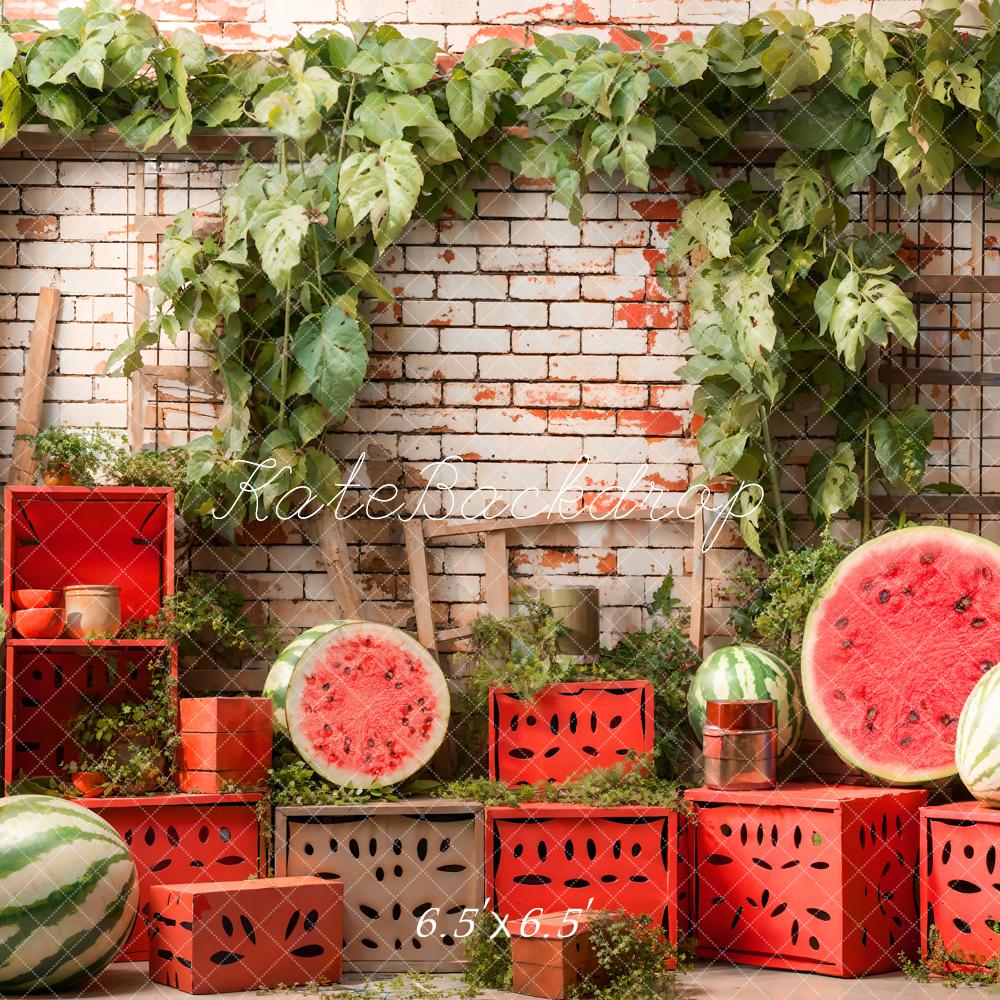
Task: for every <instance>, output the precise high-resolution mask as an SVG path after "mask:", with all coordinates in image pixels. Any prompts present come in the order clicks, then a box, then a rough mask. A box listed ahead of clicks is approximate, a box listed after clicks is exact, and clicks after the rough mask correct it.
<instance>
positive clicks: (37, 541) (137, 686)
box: [3, 486, 177, 782]
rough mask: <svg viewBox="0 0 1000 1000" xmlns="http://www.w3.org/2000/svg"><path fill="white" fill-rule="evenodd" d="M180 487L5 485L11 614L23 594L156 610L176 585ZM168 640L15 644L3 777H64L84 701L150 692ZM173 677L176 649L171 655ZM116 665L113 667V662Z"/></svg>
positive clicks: (9, 668)
mask: <svg viewBox="0 0 1000 1000" xmlns="http://www.w3.org/2000/svg"><path fill="white" fill-rule="evenodd" d="M173 525H174V498H173V491H172V490H170V489H163V488H145V487H101V488H99V489H94V490H89V489H85V488H82V487H75V486H66V487H55V488H49V487H20V486H18V487H8V488H7V489H6V491H5V508H4V577H3V601H4V611H5V612H6V613H7V615H8V619H9V616H10V614H11V611H12V606H11V593H12V592H13V591H14V590H19V589H43V590H60V589H62V588H63V587H67V586H70V585H73V584H87V583H90V584H112V585H116V586H118V587H120V588H121V607H122V621H123V623H127V622H129V621H134V620H137V619H143V618H147V617H149V616H150V615H153V614H155V613H156V612H157V611H158V610H159V608H160V607H161V605H162V603H163V599H164V597H166V596H167V595H169V594H172V593H173V589H174V533H173ZM166 648H167V643H166V641H165V640H162V639H150V640H118V639H111V640H102V641H99V642H94V643H89V642H88V641H87V640H84V639H61V638H59V639H25V638H19V637H13V638H9V639H8V640H7V643H6V654H5V674H6V678H5V694H6V705H5V730H4V780H5V781H7V782H10V781H12V780H14V778H16V777H18V776H19V775H20V774H22V773H23V774H24V775H26V776H27V777H39V776H42V775H53V774H61V773H63V768H64V765H65V764H67V763H69V762H71V761H72V760H74V759H75V758H76V748H75V747H74V746H73V745H72V743H71V742H70V740H69V738H68V735H67V730H68V727H69V723H70V721H71V720H72V719H73V717H74V716H75V715H76V714H77V713H78V712H79V710H80V708H81V707H82V705H83V704H85V702H87V701H89V702H101V701H107V702H111V703H114V702H116V701H122V700H135V699H136V698H141V697H143V696H144V695H145V694H146V693H148V686H149V676H150V673H149V671H150V668H151V667H152V665H153V664H154V662H155V660H156V658H157V657H159V656H162V655H163V654H164V650H165V649H166ZM169 657H170V669H171V670H172V671H173V672H174V674H176V670H177V662H176V651H175V650H173V649H171V650H170V651H169ZM112 660H113V661H114V667H113V668H111V669H109V663H110V662H111V661H112Z"/></svg>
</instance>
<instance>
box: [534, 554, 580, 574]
mask: <svg viewBox="0 0 1000 1000" xmlns="http://www.w3.org/2000/svg"><path fill="white" fill-rule="evenodd" d="M579 561H580V560H579V556H577V554H576V553H575V552H569V551H566V550H564V549H546V550H545V551H544V552H542V558H541V560H540V562H541V564H542V565H543V566H544V567H545V568H546V569H559V568H560V567H563V566H575V565H576V564H577V563H578V562H579Z"/></svg>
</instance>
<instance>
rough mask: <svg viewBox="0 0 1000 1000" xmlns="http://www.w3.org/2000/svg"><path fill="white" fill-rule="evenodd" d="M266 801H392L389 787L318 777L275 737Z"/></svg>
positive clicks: (313, 803)
mask: <svg viewBox="0 0 1000 1000" xmlns="http://www.w3.org/2000/svg"><path fill="white" fill-rule="evenodd" d="M267 776H268V787H269V789H270V801H271V803H272V804H273V805H276V806H330V805H351V804H356V803H361V802H395V801H396V800H397V799H398V798H400V796H399V795H398V794H397V793H396V792H395V791H394V790H393V789H392V788H381V787H379V786H374V787H372V788H347V787H345V786H342V785H333V784H331V783H330V782H329V781H326V780H325V779H324V778H321V777H320V776H319V775H318V774H317V773H316V772H315V771H314V770H313V769H312V768H311V767H310V766H309V765H308V764H307V763H306V762H305V761H303V760H302V759H301V758H300V757H299V755H298V752H297V751H296V750H295V748H294V747H293V746H292V745H291V743H290V742H289V741H288V740H287V739H284V738H282V737H277V736H276V737H275V744H274V764H273V766H272V767H271V769H270V770H269V771H268V772H267Z"/></svg>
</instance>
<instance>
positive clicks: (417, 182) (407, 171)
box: [340, 139, 424, 252]
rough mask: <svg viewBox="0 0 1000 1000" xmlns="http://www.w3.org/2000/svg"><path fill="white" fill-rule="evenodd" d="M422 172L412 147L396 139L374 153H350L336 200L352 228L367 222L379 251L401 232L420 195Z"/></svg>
mask: <svg viewBox="0 0 1000 1000" xmlns="http://www.w3.org/2000/svg"><path fill="white" fill-rule="evenodd" d="M423 177H424V175H423V171H422V170H421V169H420V164H419V163H418V162H417V158H416V157H415V156H414V155H413V149H412V146H411V145H410V144H409V143H408V142H404V141H402V140H400V139H390V140H388V141H387V142H384V143H382V145H381V146H380V147H379V150H378V152H377V153H375V152H372V153H365V152H357V153H352V154H351V155H350V156H349V157H347V159H346V160H345V161H344V163H343V166H342V167H341V170H340V200H341V204H342V205H344V206H346V207H347V208H348V210H349V211H350V214H351V216H352V219H353V222H354V224H355V225H357V224H359V223H361V222H363V221H364V220H365V219H366V218H367V219H369V220H370V222H371V227H372V233H373V234H374V236H375V244H376V246H377V247H378V249H379V251H380V252H381V251H383V250H385V248H386V247H387V246H388V245H389V244H390V243H391V242H392V241H393V240H394V239H395V238H396V237H397V236H398V235H399V234H400V233H401V232H402V231H403V227H404V226H405V225H406V224H407V223H408V222H409V221H410V216H411V215H412V213H413V209H414V207H415V206H416V204H417V198H419V196H420V186H421V184H422V183H423Z"/></svg>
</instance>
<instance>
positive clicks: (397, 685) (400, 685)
mask: <svg viewBox="0 0 1000 1000" xmlns="http://www.w3.org/2000/svg"><path fill="white" fill-rule="evenodd" d="M393 687H394V688H395V689H396V690H397V691H401V690H402V689H403V682H402V681H396V683H395V684H393Z"/></svg>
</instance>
